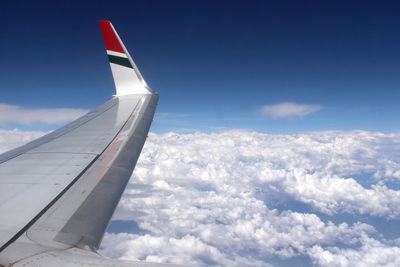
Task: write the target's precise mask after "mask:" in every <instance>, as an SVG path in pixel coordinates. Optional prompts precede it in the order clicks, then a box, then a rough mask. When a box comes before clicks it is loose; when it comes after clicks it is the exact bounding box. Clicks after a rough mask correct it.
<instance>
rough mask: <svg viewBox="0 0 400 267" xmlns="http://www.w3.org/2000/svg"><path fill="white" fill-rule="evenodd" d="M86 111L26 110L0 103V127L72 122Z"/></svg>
mask: <svg viewBox="0 0 400 267" xmlns="http://www.w3.org/2000/svg"><path fill="white" fill-rule="evenodd" d="M87 112H88V110H86V109H70V108H59V109H26V108H22V107H19V106H14V105H8V104H1V103H0V125H5V124H8V123H13V124H20V125H31V124H34V123H45V124H59V123H65V122H69V121H72V120H74V119H76V118H78V117H80V116H82V115H84V114H85V113H87Z"/></svg>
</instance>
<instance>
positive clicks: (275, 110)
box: [261, 102, 323, 119]
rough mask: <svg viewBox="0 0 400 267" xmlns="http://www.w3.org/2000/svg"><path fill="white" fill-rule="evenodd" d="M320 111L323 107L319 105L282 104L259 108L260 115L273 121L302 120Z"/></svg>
mask: <svg viewBox="0 0 400 267" xmlns="http://www.w3.org/2000/svg"><path fill="white" fill-rule="evenodd" d="M321 109H323V107H322V106H319V105H306V104H297V103H291V102H283V103H279V104H276V105H270V106H263V107H262V108H261V113H262V114H263V115H265V116H268V117H271V118H273V119H292V118H302V117H304V116H306V115H308V114H311V113H313V112H316V111H318V110H321Z"/></svg>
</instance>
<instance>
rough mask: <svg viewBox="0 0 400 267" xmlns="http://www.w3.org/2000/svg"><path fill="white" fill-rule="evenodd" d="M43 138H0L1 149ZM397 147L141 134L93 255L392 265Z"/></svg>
mask: <svg viewBox="0 0 400 267" xmlns="http://www.w3.org/2000/svg"><path fill="white" fill-rule="evenodd" d="M41 134H42V133H38V132H37V133H36V132H27V133H26V134H25V133H24V132H20V131H17V130H15V131H0V151H1V150H2V151H4V149H3V147H7V146H9V145H8V142H7V141H6V140H10V143H12V144H13V146H14V145H15V144H16V143H18V142H25V141H27V140H30V139H31V138H33V137H35V136H39V135H41ZM24 135H25V136H26V138H24V137H23V136H24ZM399 150H400V134H382V133H373V132H364V131H352V132H320V133H308V134H295V135H270V134H262V133H256V132H248V131H236V130H235V131H227V132H222V133H218V134H216V133H214V134H204V133H199V132H197V133H193V134H175V133H167V134H161V135H159V134H152V133H151V134H149V138H148V140H147V142H146V145H145V147H144V149H143V152H142V154H141V156H140V159H139V162H138V164H137V167H136V169H135V171H134V174H133V177H132V179H131V181H130V183H129V184H128V187H127V190H126V192H125V193H124V195H123V197H122V200H121V202H120V205H119V206H118V209H117V211H116V213H115V216H114V217H113V220H114V222H112V223H111V226H110V228H109V233H107V234H106V235H105V238H104V241H103V243H102V248H101V251H100V252H101V253H102V254H104V255H106V256H109V257H112V258H121V259H139V260H144V261H152V262H165V263H168V262H169V263H182V264H198V265H209V266H270V265H275V266H290V265H293V262H294V261H293V260H297V262H298V261H302V263H303V265H304V264H305V265H307V264H315V265H320V266H398V265H399V264H400V246H399V245H400V237H399V235H400V230H396V229H397V228H398V227H397V225H398V224H399V222H400V205H399V204H400V190H399V189H400V154H399V153H398V151H399ZM121 222H123V224H122V225H123V226H118V223H121ZM393 226H394V227H393ZM386 229H387V230H386ZM396 231H397V232H396Z"/></svg>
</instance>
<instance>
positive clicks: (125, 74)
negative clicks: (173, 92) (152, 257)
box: [0, 21, 158, 266]
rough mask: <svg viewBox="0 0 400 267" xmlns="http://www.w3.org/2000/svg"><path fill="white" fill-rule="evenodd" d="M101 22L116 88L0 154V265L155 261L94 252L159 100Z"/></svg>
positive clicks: (112, 32)
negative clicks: (101, 100) (65, 122)
mask: <svg viewBox="0 0 400 267" xmlns="http://www.w3.org/2000/svg"><path fill="white" fill-rule="evenodd" d="M100 26H101V29H102V32H103V37H104V42H105V45H106V49H107V54H108V57H109V61H110V66H111V70H112V74H113V78H114V82H115V87H116V95H115V96H113V98H112V99H110V100H109V101H107V102H106V103H105V104H103V105H101V106H100V107H98V108H97V109H95V110H93V111H91V112H89V113H88V114H86V115H85V116H83V117H81V118H79V119H77V120H76V121H74V122H72V123H70V124H68V125H66V126H64V127H63V128H60V129H58V130H56V131H54V132H52V133H50V134H48V135H46V136H44V137H42V138H39V139H37V140H35V141H33V142H31V143H29V144H27V145H25V146H22V147H20V148H17V149H15V150H12V151H10V152H8V153H5V154H3V155H1V156H0V213H1V214H2V217H3V218H2V220H1V221H0V266H1V265H4V266H11V265H12V266H26V265H29V266H55V265H63V266H82V265H83V264H84V265H85V266H110V265H113V266H158V264H149V263H140V262H130V263H122V262H117V261H112V260H106V259H104V258H102V257H99V256H98V255H97V254H96V253H95V252H96V250H97V249H98V247H99V245H100V242H101V240H102V237H103V234H104V232H105V230H106V228H107V225H108V223H109V221H110V219H111V216H112V214H113V212H114V210H115V208H116V206H117V204H118V202H119V200H120V197H121V195H122V193H123V191H124V189H125V186H126V184H127V183H128V181H129V178H130V176H131V174H132V171H133V169H134V167H135V164H136V162H137V160H138V158H139V155H140V152H141V150H142V147H143V145H144V142H145V140H146V137H147V134H148V131H149V128H150V125H151V122H152V119H153V116H154V112H155V109H156V106H157V102H158V95H157V94H156V93H155V92H154V91H153V90H151V89H150V88H149V87H148V86H147V84H146V83H145V82H144V79H143V77H142V75H141V74H140V72H139V70H138V69H137V67H136V65H135V63H134V62H133V60H132V58H131V57H130V55H129V53H128V51H127V50H126V48H125V46H124V45H123V43H122V41H121V39H120V38H119V36H118V34H117V33H116V31H115V29H114V27H113V26H112V24H111V23H110V22H109V21H101V22H100Z"/></svg>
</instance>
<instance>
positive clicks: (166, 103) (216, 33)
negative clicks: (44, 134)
mask: <svg viewBox="0 0 400 267" xmlns="http://www.w3.org/2000/svg"><path fill="white" fill-rule="evenodd" d="M0 12H1V16H0V22H1V23H0V30H1V34H2V38H1V42H0V46H1V50H2V53H3V55H2V60H1V63H2V64H1V65H0V81H1V83H0V89H1V90H0V92H1V99H0V102H1V103H7V104H12V105H18V106H22V107H26V108H61V107H68V108H94V107H95V106H97V105H98V104H101V103H102V102H104V101H105V100H107V99H108V98H109V97H110V96H111V95H112V94H113V92H114V89H113V81H112V76H111V72H110V69H109V65H108V61H107V57H106V54H105V51H104V45H103V41H102V37H101V32H100V28H99V25H98V20H100V19H107V20H110V21H112V23H113V24H114V26H115V28H116V29H117V31H118V32H119V34H120V36H121V38H122V39H123V41H124V43H125V45H126V46H127V48H128V50H129V51H130V53H131V54H132V56H133V57H134V60H135V62H136V64H137V65H138V67H139V69H140V70H141V72H142V74H143V76H144V78H145V79H146V81H147V82H148V84H149V85H150V86H151V87H152V88H153V89H154V90H156V91H157V92H158V93H159V94H160V102H159V106H158V110H157V112H158V114H159V115H157V116H158V117H157V120H156V121H155V123H154V125H153V128H152V129H153V131H156V132H164V131H168V130H171V129H181V128H188V129H197V130H201V131H214V130H218V129H225V128H227V129H231V128H246V129H253V130H257V131H262V132H271V133H288V132H289V133H292V132H302V131H315V130H350V129H363V130H373V131H384V132H398V131H399V129H400V119H399V118H398V117H399V116H398V114H400V105H399V104H398V103H399V99H400V90H399V88H400V50H399V48H400V16H399V14H400V4H396V3H395V2H377V1H340V2H338V1H331V2H326V1H186V0H182V1H162V0H159V1H140V2H139V1H104V2H102V1H92V2H90V1H88V2H84V1H62V2H58V1H49V2H45V1H3V2H2V7H1V11H0ZM281 102H293V103H298V104H308V105H319V106H322V107H324V109H322V110H320V111H317V112H314V113H312V114H309V115H307V116H304V117H303V118H298V119H272V118H269V117H265V116H262V115H261V113H260V109H261V108H262V107H263V106H265V105H274V104H278V103H281Z"/></svg>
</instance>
